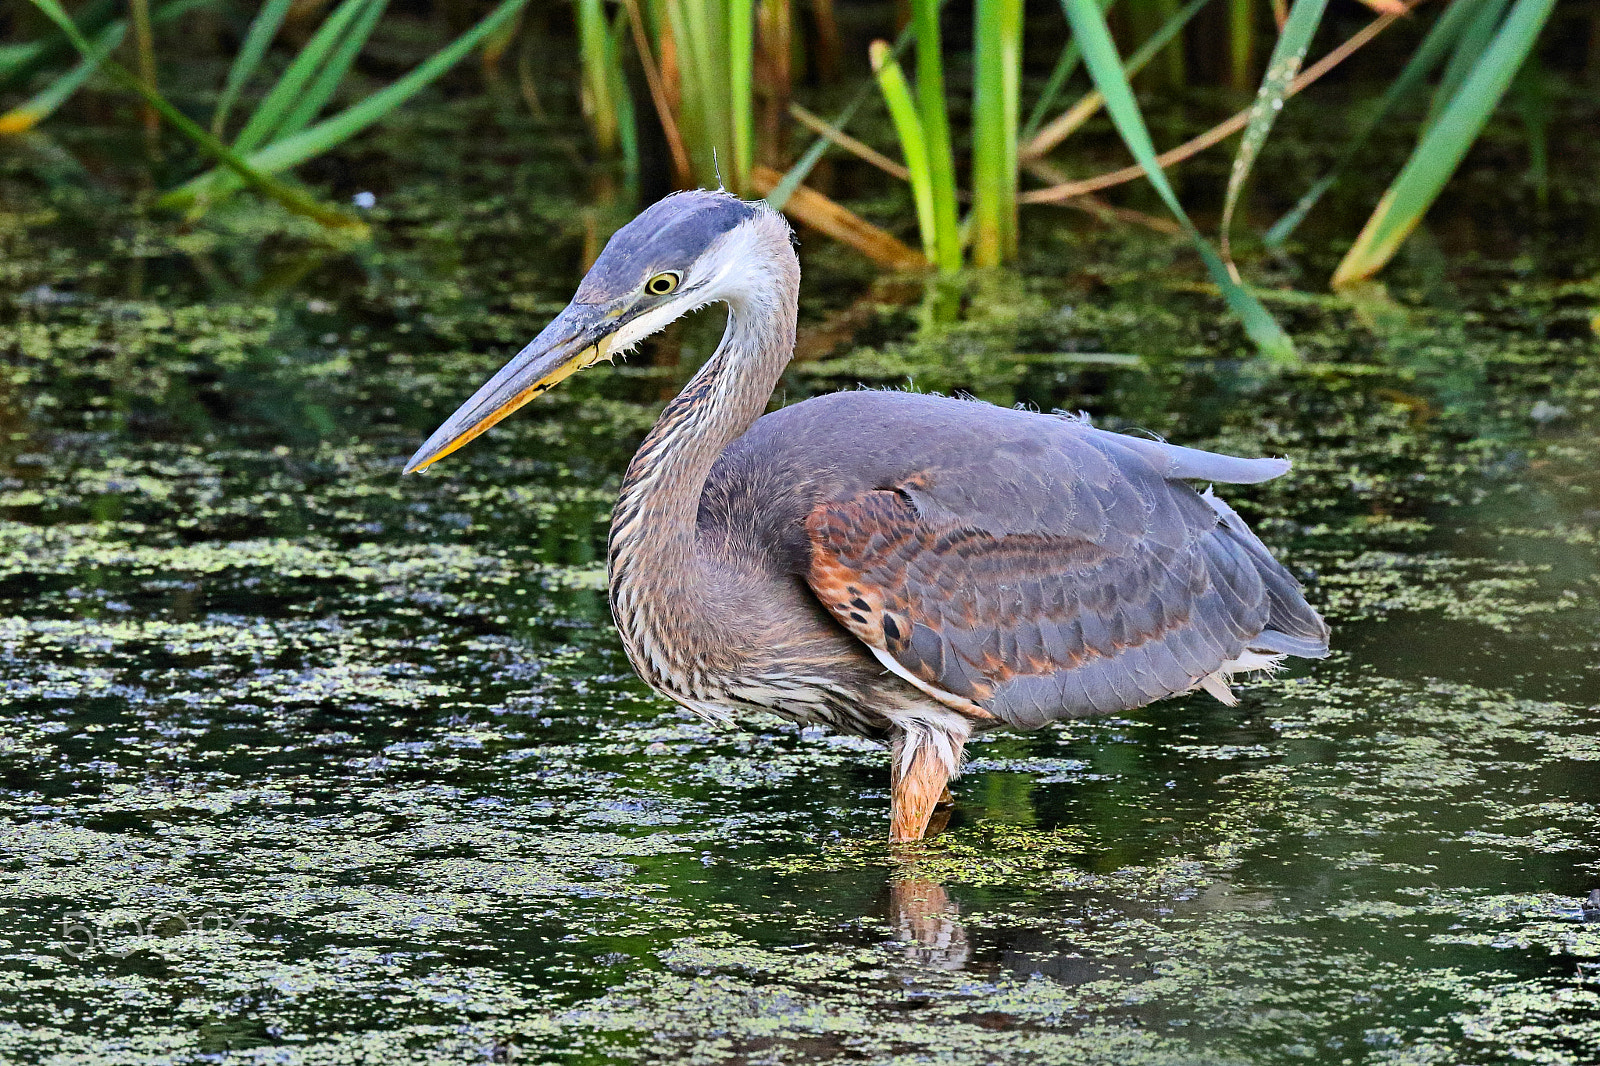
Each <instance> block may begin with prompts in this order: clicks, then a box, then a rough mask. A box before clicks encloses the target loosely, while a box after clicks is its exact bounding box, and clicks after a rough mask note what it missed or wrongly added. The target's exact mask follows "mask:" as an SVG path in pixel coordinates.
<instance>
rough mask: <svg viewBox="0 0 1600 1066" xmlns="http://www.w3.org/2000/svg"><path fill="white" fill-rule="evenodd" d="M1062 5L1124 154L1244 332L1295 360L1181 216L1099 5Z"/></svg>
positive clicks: (1269, 351)
mask: <svg viewBox="0 0 1600 1066" xmlns="http://www.w3.org/2000/svg"><path fill="white" fill-rule="evenodd" d="M1061 3H1062V6H1063V7H1064V8H1065V9H1066V13H1067V20H1068V21H1069V22H1070V23H1071V24H1072V34H1073V36H1074V37H1075V38H1077V40H1078V45H1079V47H1080V48H1082V49H1083V59H1084V65H1085V66H1087V67H1088V69H1089V75H1090V77H1092V78H1093V79H1094V83H1095V85H1096V86H1097V87H1098V88H1099V90H1100V92H1101V94H1102V95H1104V96H1105V99H1106V111H1107V112H1108V113H1109V114H1110V116H1111V120H1112V121H1113V122H1114V123H1115V124H1116V127H1117V132H1118V133H1120V134H1121V135H1122V141H1123V143H1124V144H1126V145H1127V146H1128V150H1129V151H1131V152H1132V153H1133V157H1134V158H1135V159H1136V160H1138V162H1139V165H1140V167H1142V168H1143V169H1144V172H1145V176H1146V177H1148V178H1149V179H1150V184H1151V185H1153V186H1155V189H1156V192H1157V193H1158V194H1159V195H1160V197H1161V199H1162V200H1163V201H1164V202H1165V203H1166V205H1167V207H1168V209H1170V210H1171V211H1172V214H1173V216H1174V217H1175V218H1176V219H1177V220H1178V222H1179V224H1181V225H1182V226H1183V228H1184V232H1186V233H1187V234H1188V235H1189V239H1190V240H1191V241H1192V242H1194V247H1195V251H1197V252H1199V253H1200V258H1201V260H1202V261H1204V263H1205V265H1206V270H1207V271H1208V272H1209V273H1210V274H1211V277H1212V280H1213V281H1215V282H1216V284H1217V288H1218V289H1219V290H1221V292H1222V297H1223V299H1225V300H1226V301H1227V303H1228V306H1229V308H1231V309H1232V310H1233V313H1234V314H1235V315H1237V316H1238V317H1239V321H1240V323H1241V324H1242V325H1243V326H1244V330H1245V333H1246V334H1247V335H1248V336H1249V337H1250V339H1251V340H1252V341H1254V342H1255V344H1256V347H1257V348H1259V349H1260V350H1261V352H1262V353H1263V354H1264V355H1266V356H1268V357H1269V358H1271V359H1274V360H1276V361H1278V362H1293V361H1295V360H1296V359H1297V356H1296V355H1295V351H1294V342H1292V341H1291V340H1290V339H1289V335H1288V334H1287V333H1285V332H1284V331H1283V327H1282V326H1280V325H1278V321H1277V319H1275V318H1273V317H1272V314H1271V313H1270V312H1269V311H1268V310H1267V309H1266V308H1265V307H1263V306H1262V304H1261V301H1260V300H1258V299H1256V297H1255V295H1254V294H1253V293H1251V292H1250V291H1249V290H1248V289H1246V288H1245V287H1244V286H1243V285H1241V284H1239V283H1238V282H1236V281H1234V280H1233V277H1232V275H1230V274H1229V273H1228V268H1227V265H1226V264H1224V263H1223V261H1222V259H1221V257H1220V256H1218V255H1217V253H1216V252H1215V251H1213V250H1212V248H1211V245H1210V244H1209V243H1207V241H1206V239H1205V237H1203V236H1201V234H1200V231H1199V230H1197V229H1196V228H1195V225H1194V223H1193V222H1191V221H1190V220H1189V216H1188V215H1187V214H1186V213H1185V212H1184V210H1183V205H1182V204H1180V203H1179V202H1178V195H1177V193H1175V192H1173V191H1172V184H1171V183H1170V182H1168V181H1167V176H1166V174H1165V173H1163V172H1162V170H1161V165H1160V164H1159V163H1158V162H1156V150H1155V145H1154V144H1153V143H1152V142H1151V140H1150V131H1149V130H1148V129H1147V128H1146V127H1145V123H1144V116H1143V115H1142V114H1141V113H1140V111H1139V104H1138V102H1137V101H1136V100H1135V99H1134V96H1133V89H1132V87H1131V86H1130V85H1129V84H1128V79H1127V77H1126V76H1125V75H1124V74H1123V73H1122V61H1121V57H1119V56H1118V55H1117V48H1116V45H1114V44H1112V43H1111V32H1110V31H1109V30H1108V29H1107V28H1106V22H1105V18H1104V17H1103V16H1102V15H1101V14H1100V9H1099V7H1098V6H1096V4H1095V3H1094V0H1061Z"/></svg>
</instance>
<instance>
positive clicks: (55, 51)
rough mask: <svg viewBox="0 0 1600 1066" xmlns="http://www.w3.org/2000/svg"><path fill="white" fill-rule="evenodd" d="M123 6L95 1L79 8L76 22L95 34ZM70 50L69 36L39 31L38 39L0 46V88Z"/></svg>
mask: <svg viewBox="0 0 1600 1066" xmlns="http://www.w3.org/2000/svg"><path fill="white" fill-rule="evenodd" d="M122 6H123V3H122V0H94V2H93V3H89V4H85V5H84V6H83V7H82V8H81V9H80V10H79V11H78V20H77V25H78V27H79V28H80V30H81V32H83V33H92V34H98V33H99V32H100V31H101V30H103V29H105V28H106V25H107V24H108V23H110V22H111V20H112V19H113V18H115V17H116V16H117V14H118V12H120V11H121V9H122ZM56 28H57V29H60V27H59V26H58V27H56ZM73 51H74V48H73V44H72V39H71V38H70V37H68V36H67V35H65V34H59V33H47V34H42V35H40V37H39V38H38V39H37V40H33V41H28V42H26V43H24V44H10V45H5V46H4V47H0V87H4V86H7V85H10V84H11V83H12V82H13V81H20V80H21V79H23V78H27V77H31V76H32V75H33V74H34V73H36V72H37V71H39V70H40V69H42V68H43V67H44V66H46V65H48V64H49V63H51V62H52V61H54V60H55V59H56V58H57V57H59V56H63V55H71V54H72V53H73Z"/></svg>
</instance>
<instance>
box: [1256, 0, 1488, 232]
mask: <svg viewBox="0 0 1600 1066" xmlns="http://www.w3.org/2000/svg"><path fill="white" fill-rule="evenodd" d="M1480 3H1481V0H1456V2H1455V3H1453V4H1451V5H1450V6H1449V7H1447V8H1445V9H1444V12H1443V13H1442V14H1440V16H1439V18H1438V19H1437V20H1436V21H1435V22H1434V24H1433V26H1432V28H1431V29H1429V30H1428V33H1427V35H1426V36H1425V37H1423V39H1422V43H1421V44H1420V45H1418V46H1417V50H1416V51H1415V52H1413V53H1412V54H1411V58H1410V59H1408V60H1407V61H1406V65H1405V66H1404V67H1403V68H1401V70H1400V75H1399V77H1397V78H1395V80H1394V81H1392V82H1390V83H1389V87H1388V88H1387V89H1385V90H1384V93H1383V96H1382V98H1380V99H1379V101H1378V104H1377V106H1376V107H1375V108H1373V109H1372V110H1371V111H1369V112H1368V113H1367V114H1366V116H1365V117H1364V118H1363V119H1362V120H1361V122H1360V124H1359V125H1358V126H1357V128H1356V131H1355V133H1354V134H1352V135H1351V137H1350V140H1349V141H1348V142H1347V143H1346V144H1345V147H1344V151H1342V152H1340V153H1339V158H1338V159H1337V160H1335V161H1334V164H1333V166H1331V167H1329V168H1328V172H1327V173H1326V174H1324V175H1323V176H1322V177H1320V178H1318V179H1317V180H1316V181H1315V182H1313V183H1312V186H1311V188H1310V189H1308V190H1307V191H1306V193H1305V195H1304V196H1302V197H1300V200H1299V202H1297V203H1296V204H1295V205H1294V207H1293V208H1291V209H1290V210H1289V211H1288V213H1286V214H1285V215H1284V216H1283V217H1282V218H1280V219H1279V220H1278V221H1277V222H1275V223H1273V226H1272V228H1271V229H1269V230H1267V232H1266V234H1265V235H1264V236H1263V237H1262V243H1264V244H1265V245H1266V246H1267V247H1268V248H1278V247H1281V246H1282V245H1283V242H1284V241H1286V240H1288V239H1289V235H1290V234H1291V233H1293V232H1294V231H1295V228H1296V227H1298V226H1299V225H1300V223H1301V222H1302V221H1304V220H1305V217H1306V215H1308V214H1309V213H1310V212H1311V209H1312V208H1313V207H1315V206H1316V205H1317V201H1318V200H1320V199H1322V196H1323V194H1324V193H1326V192H1327V191H1328V190H1329V189H1331V188H1333V187H1334V186H1335V185H1336V184H1338V181H1339V178H1340V176H1341V175H1343V174H1344V172H1345V171H1346V170H1347V169H1349V166H1350V163H1351V162H1352V161H1353V160H1354V159H1355V157H1356V155H1357V154H1359V153H1360V151H1361V149H1362V148H1364V147H1366V143H1367V140H1368V139H1369V138H1370V137H1371V136H1372V134H1373V132H1374V131H1375V130H1376V129H1377V128H1378V127H1379V125H1381V124H1382V122H1383V120H1384V119H1385V118H1387V117H1388V116H1389V113H1390V112H1391V111H1393V110H1394V109H1395V107H1396V106H1397V105H1398V104H1399V103H1400V102H1401V101H1402V100H1404V99H1405V98H1406V97H1407V96H1409V95H1411V93H1412V92H1414V91H1415V90H1416V89H1417V87H1418V86H1420V85H1421V84H1422V82H1423V79H1424V78H1426V77H1427V76H1428V75H1429V74H1431V73H1433V69H1434V68H1435V67H1437V66H1438V65H1439V63H1440V62H1441V61H1442V60H1443V59H1444V56H1445V52H1447V51H1448V50H1449V48H1450V45H1451V44H1452V43H1453V42H1454V41H1455V39H1456V35H1457V34H1459V33H1460V32H1461V28H1462V26H1464V25H1466V22H1467V20H1468V19H1469V18H1471V17H1472V14H1473V12H1474V11H1475V10H1476V9H1477V7H1478V6H1479V4H1480Z"/></svg>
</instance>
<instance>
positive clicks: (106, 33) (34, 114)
mask: <svg viewBox="0 0 1600 1066" xmlns="http://www.w3.org/2000/svg"><path fill="white" fill-rule="evenodd" d="M127 32H128V24H127V22H126V21H123V20H121V19H119V20H117V21H116V22H113V23H111V24H110V25H109V26H106V27H105V28H104V29H102V30H101V31H100V33H99V35H98V36H97V37H95V39H94V42H93V43H92V45H91V46H90V51H89V52H88V53H87V54H86V55H84V57H83V58H82V59H81V60H79V62H78V63H77V65H75V66H74V67H73V68H72V69H71V70H69V71H67V72H66V73H65V74H62V75H61V76H60V77H58V78H56V80H55V81H52V82H51V83H50V84H49V85H47V86H45V87H44V88H43V89H41V90H39V92H38V93H37V94H35V95H34V97H33V98H32V99H30V100H29V101H28V102H27V103H24V104H19V105H18V106H16V107H14V108H12V109H11V110H10V111H7V112H6V113H5V114H3V115H0V135H5V134H13V135H15V134H19V133H26V132H27V131H29V130H31V129H33V127H35V126H37V125H38V124H39V123H41V122H43V121H44V120H45V119H47V118H49V117H50V115H51V114H52V113H53V112H54V111H55V109H56V108H58V107H60V106H61V105H62V104H64V103H66V101H67V98H68V97H70V96H71V95H72V94H73V93H75V92H77V91H78V89H80V88H81V87H82V86H83V83H84V82H86V81H88V80H89V76H90V75H92V74H93V73H94V72H95V71H96V70H98V69H99V68H100V64H101V63H103V62H105V58H106V56H108V55H110V54H111V52H112V50H113V49H115V48H116V47H117V45H119V44H121V43H122V38H123V37H125V36H126V35H127Z"/></svg>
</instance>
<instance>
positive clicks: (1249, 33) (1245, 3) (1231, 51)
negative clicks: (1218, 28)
mask: <svg viewBox="0 0 1600 1066" xmlns="http://www.w3.org/2000/svg"><path fill="white" fill-rule="evenodd" d="M1255 52H1256V5H1255V0H1229V3H1228V84H1229V85H1230V86H1232V87H1233V88H1235V89H1248V88H1249V87H1250V64H1251V62H1252V61H1253V60H1254V59H1255Z"/></svg>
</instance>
